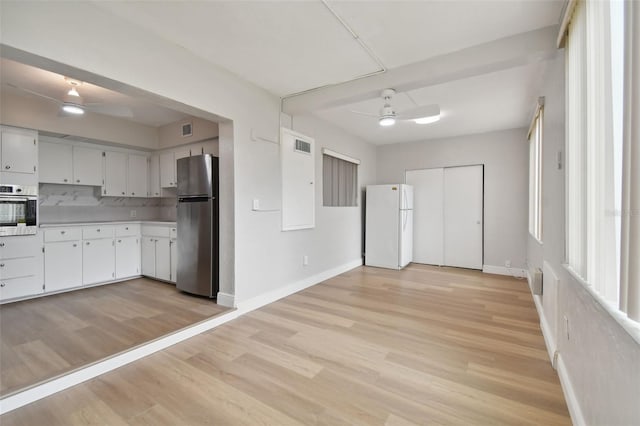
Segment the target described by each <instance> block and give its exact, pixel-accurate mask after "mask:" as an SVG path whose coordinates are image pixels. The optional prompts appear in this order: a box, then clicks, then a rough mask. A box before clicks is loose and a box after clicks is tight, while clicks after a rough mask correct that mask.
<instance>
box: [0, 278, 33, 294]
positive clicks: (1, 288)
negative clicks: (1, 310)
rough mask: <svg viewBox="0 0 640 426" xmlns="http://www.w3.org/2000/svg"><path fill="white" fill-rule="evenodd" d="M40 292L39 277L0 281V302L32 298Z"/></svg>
mask: <svg viewBox="0 0 640 426" xmlns="http://www.w3.org/2000/svg"><path fill="white" fill-rule="evenodd" d="M42 292H43V290H42V277H40V276H34V277H24V278H15V279H1V280H0V300H8V299H15V298H18V297H25V296H33V295H34V294H40V293H42Z"/></svg>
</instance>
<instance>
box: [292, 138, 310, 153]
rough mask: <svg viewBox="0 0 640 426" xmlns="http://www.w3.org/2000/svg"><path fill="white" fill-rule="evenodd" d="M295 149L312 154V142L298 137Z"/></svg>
mask: <svg viewBox="0 0 640 426" xmlns="http://www.w3.org/2000/svg"><path fill="white" fill-rule="evenodd" d="M294 150H295V151H298V152H304V153H305V154H311V144H310V143H309V142H305V141H303V140H300V139H296V145H295V147H294Z"/></svg>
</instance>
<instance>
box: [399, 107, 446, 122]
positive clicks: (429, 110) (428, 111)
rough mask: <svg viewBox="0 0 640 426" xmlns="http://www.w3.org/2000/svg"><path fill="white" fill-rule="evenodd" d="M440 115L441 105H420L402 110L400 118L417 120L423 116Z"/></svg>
mask: <svg viewBox="0 0 640 426" xmlns="http://www.w3.org/2000/svg"><path fill="white" fill-rule="evenodd" d="M438 115H440V105H438V104H432V105H420V106H418V107H415V108H411V109H408V110H406V111H402V112H401V113H400V114H399V115H398V118H399V119H400V120H415V119H418V118H423V117H434V116H438Z"/></svg>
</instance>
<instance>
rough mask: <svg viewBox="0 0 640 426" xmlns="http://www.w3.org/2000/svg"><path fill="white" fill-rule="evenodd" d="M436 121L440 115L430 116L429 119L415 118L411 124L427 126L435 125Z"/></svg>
mask: <svg viewBox="0 0 640 426" xmlns="http://www.w3.org/2000/svg"><path fill="white" fill-rule="evenodd" d="M438 120H440V115H432V116H431V117H420V118H416V119H414V120H413V122H414V123H416V124H429V123H435V122H436V121H438Z"/></svg>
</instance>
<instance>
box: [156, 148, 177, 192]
mask: <svg viewBox="0 0 640 426" xmlns="http://www.w3.org/2000/svg"><path fill="white" fill-rule="evenodd" d="M160 186H161V187H163V188H172V187H175V186H176V168H175V159H174V156H173V152H164V153H162V154H160Z"/></svg>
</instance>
